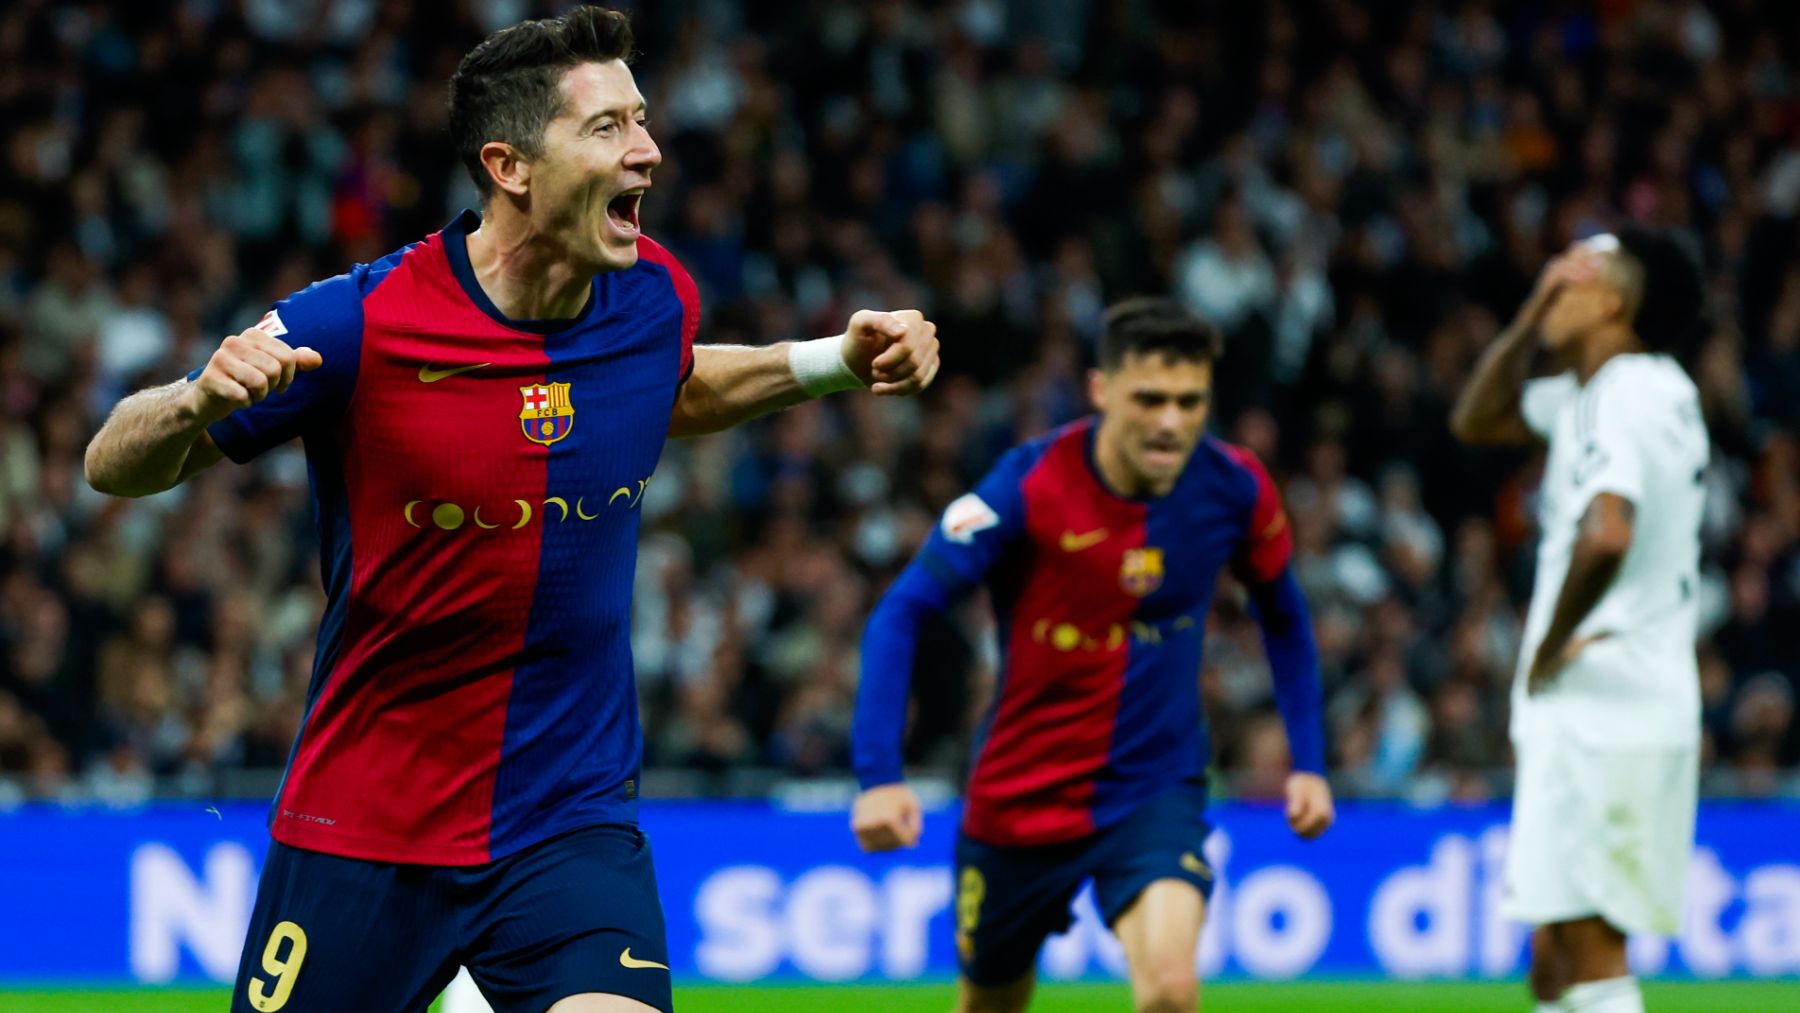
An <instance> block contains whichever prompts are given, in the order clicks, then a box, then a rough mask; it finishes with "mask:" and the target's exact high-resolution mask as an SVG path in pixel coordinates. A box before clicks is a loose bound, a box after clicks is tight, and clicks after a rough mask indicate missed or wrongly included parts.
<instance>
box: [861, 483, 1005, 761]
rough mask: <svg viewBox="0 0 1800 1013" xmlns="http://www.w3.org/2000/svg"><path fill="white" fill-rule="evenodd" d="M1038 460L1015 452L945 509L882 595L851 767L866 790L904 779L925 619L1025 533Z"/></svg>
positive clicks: (865, 655) (866, 645)
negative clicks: (1028, 475)
mask: <svg viewBox="0 0 1800 1013" xmlns="http://www.w3.org/2000/svg"><path fill="white" fill-rule="evenodd" d="M1035 459H1036V458H1035V456H1034V455H1033V454H1032V453H1030V452H1029V451H1028V450H1026V449H1023V448H1021V449H1015V450H1013V451H1011V452H1009V453H1008V454H1007V455H1006V456H1004V457H1002V458H1001V459H1000V462H999V463H998V464H996V465H995V466H994V470H993V471H991V472H989V473H988V476H987V477H986V478H984V479H982V480H981V482H980V483H979V484H977V485H976V487H975V490H974V491H973V492H970V493H967V494H965V495H963V496H960V497H958V498H957V499H956V501H955V502H953V503H951V504H950V505H949V507H947V508H945V510H944V516H943V518H942V519H941V520H940V521H939V522H938V526H937V527H936V528H935V529H933V531H932V533H931V537H930V538H929V539H927V541H926V543H925V547H924V548H923V549H921V550H920V551H919V554H918V556H916V557H915V558H914V559H913V561H912V563H911V564H910V565H908V566H907V568H906V569H905V570H904V571H902V572H901V574H900V576H899V578H898V579H896V580H895V581H894V583H893V585H892V586H890V587H889V588H888V590H887V592H886V593H885V594H883V595H882V596H881V601H879V602H877V603H876V605H875V609H874V611H873V612H871V613H870V614H869V621H868V624H867V625H866V626H865V627H864V628H863V639H862V670H861V677H860V680H859V682H858V685H857V690H856V710H855V715H854V717H853V719H852V725H851V732H850V741H851V763H852V765H853V766H854V767H855V769H856V777H857V780H858V782H860V783H861V785H862V786H863V788H865V789H867V788H873V787H875V786H876V785H881V784H891V783H893V782H895V781H898V780H900V778H901V756H902V745H903V739H904V736H905V731H906V701H907V697H908V693H909V692H910V690H911V685H912V674H913V658H914V656H915V654H916V648H917V645H918V639H919V632H920V630H921V629H922V628H923V625H924V621H925V619H926V617H927V615H928V614H929V613H931V612H935V611H942V610H943V609H945V608H947V607H948V606H949V605H950V604H951V602H953V601H954V600H955V599H956V598H957V597H958V596H960V595H961V594H962V593H963V592H964V591H966V590H968V589H969V587H970V586H972V585H974V584H975V583H976V582H978V581H980V580H981V578H982V577H983V576H984V575H985V574H986V573H987V571H988V569H989V567H991V566H993V565H994V561H995V560H996V559H998V558H999V557H1000V555H1001V553H1003V552H1004V551H1005V550H1006V547H1007V545H1008V543H1009V542H1011V540H1012V539H1014V538H1017V537H1018V536H1019V534H1020V533H1021V532H1022V531H1023V530H1024V528H1025V504H1024V493H1023V492H1022V491H1021V482H1023V480H1024V477H1025V472H1027V471H1029V470H1030V468H1031V464H1032V462H1033V461H1034V460H1035Z"/></svg>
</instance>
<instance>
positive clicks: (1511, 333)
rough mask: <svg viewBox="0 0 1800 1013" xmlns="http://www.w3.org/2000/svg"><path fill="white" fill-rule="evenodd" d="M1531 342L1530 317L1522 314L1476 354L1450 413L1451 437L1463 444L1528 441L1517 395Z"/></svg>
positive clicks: (1533, 344) (1533, 323)
mask: <svg viewBox="0 0 1800 1013" xmlns="http://www.w3.org/2000/svg"><path fill="white" fill-rule="evenodd" d="M1537 344H1538V337H1537V324H1536V316H1535V314H1533V315H1530V316H1526V315H1524V314H1522V315H1521V319H1519V320H1515V321H1513V323H1512V325H1511V326H1510V327H1508V328H1507V329H1506V330H1505V331H1504V332H1502V333H1501V335H1500V337H1499V338H1497V339H1496V340H1495V341H1494V343H1493V344H1492V345H1490V346H1488V348H1487V350H1486V351H1484V352H1483V353H1482V354H1481V358H1480V360H1478V361H1477V362H1476V363H1475V369H1474V371H1473V372H1472V373H1471V374H1470V375H1469V380H1468V382H1467V383H1465V384H1463V389H1462V393H1461V394H1459V395H1458V396H1457V399H1456V406H1455V407H1454V408H1452V409H1451V412H1450V431H1451V432H1453V433H1455V434H1456V438H1457V439H1459V440H1462V441H1463V442H1464V443H1514V442H1520V441H1522V440H1528V439H1530V436H1531V431H1530V429H1528V428H1527V427H1526V425H1525V418H1524V415H1523V414H1522V413H1521V411H1520V399H1521V397H1522V395H1523V393H1524V390H1525V381H1526V380H1527V379H1529V377H1530V373H1531V358H1532V354H1533V352H1535V351H1536V349H1537Z"/></svg>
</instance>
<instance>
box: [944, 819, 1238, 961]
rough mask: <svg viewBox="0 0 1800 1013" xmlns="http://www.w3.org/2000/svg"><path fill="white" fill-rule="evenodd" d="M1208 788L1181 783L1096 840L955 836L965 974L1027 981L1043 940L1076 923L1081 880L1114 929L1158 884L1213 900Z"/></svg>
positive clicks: (959, 939)
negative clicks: (1002, 842)
mask: <svg viewBox="0 0 1800 1013" xmlns="http://www.w3.org/2000/svg"><path fill="white" fill-rule="evenodd" d="M1210 833H1212V826H1211V825H1210V824H1208V823H1207V822H1206V789H1205V788H1204V787H1202V786H1200V785H1193V784H1183V785H1179V786H1177V787H1175V788H1171V789H1169V790H1168V791H1165V792H1163V793H1161V794H1159V795H1156V796H1154V797H1152V798H1150V799H1149V800H1148V801H1146V802H1145V803H1144V804H1143V805H1141V806H1139V807H1138V808H1137V809H1135V810H1133V811H1132V813H1131V815H1129V816H1127V817H1125V818H1124V819H1123V820H1121V821H1119V822H1118V823H1115V824H1114V825H1112V826H1110V827H1107V828H1106V829H1104V830H1101V831H1099V832H1098V833H1094V834H1090V835H1089V836H1087V837H1082V838H1079V839H1077V840H1073V841H1067V842H1064V843H1060V844H1046V845H1038V846H1032V847H1014V848H1002V847H996V846H994V845H991V844H983V843H981V842H980V841H977V840H975V839H974V838H972V837H970V836H968V835H967V834H959V835H957V839H956V952H957V956H958V959H959V960H960V961H961V962H962V972H963V976H964V977H966V978H968V979H969V980H970V981H971V982H974V983H975V984H977V985H980V986H983V987H986V988H994V987H998V986H1000V985H1009V984H1011V983H1013V982H1015V981H1018V980H1019V979H1020V978H1023V977H1024V976H1025V975H1026V974H1027V973H1029V972H1030V971H1031V969H1032V966H1033V965H1034V964H1035V963H1036V962H1037V954H1038V950H1039V948H1041V947H1042V946H1043V945H1044V940H1045V939H1046V938H1048V937H1049V936H1051V935H1054V934H1055V933H1058V932H1061V931H1063V930H1064V929H1067V928H1068V927H1069V925H1070V923H1071V922H1072V921H1073V920H1074V919H1073V915H1072V914H1071V912H1070V909H1069V906H1070V903H1071V902H1072V901H1073V900H1074V899H1075V892H1076V891H1077V890H1078V889H1080V887H1081V883H1082V881H1083V880H1087V879H1091V880H1093V881H1094V900H1095V901H1096V902H1097V903H1098V905H1099V908H1100V915H1101V917H1103V918H1104V919H1106V924H1108V925H1112V924H1113V923H1114V922H1116V921H1118V919H1119V916H1120V915H1122V914H1124V913H1125V910H1126V909H1127V908H1129V907H1130V906H1131V902H1132V901H1134V900H1137V897H1138V894H1140V893H1143V892H1144V888H1145V887H1146V886H1149V885H1150V884H1151V883H1153V882H1155V881H1156V880H1159V879H1179V880H1184V881H1186V882H1189V883H1192V884H1194V886H1195V887H1197V888H1199V890H1200V895H1201V896H1202V897H1207V898H1211V896H1212V888H1213V872H1212V869H1211V867H1209V866H1208V865H1207V864H1206V853H1205V852H1204V851H1203V850H1202V848H1203V847H1204V845H1205V844H1206V836H1207V835H1208V834H1210Z"/></svg>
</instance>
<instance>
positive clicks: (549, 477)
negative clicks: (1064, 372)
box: [87, 7, 937, 1013]
mask: <svg viewBox="0 0 1800 1013" xmlns="http://www.w3.org/2000/svg"><path fill="white" fill-rule="evenodd" d="M631 52H632V35H631V30H630V27H629V24H628V22H627V20H626V18H625V16H624V15H622V14H619V13H616V12H612V11H607V10H603V9H599V8H592V7H588V8H580V9H577V10H575V11H573V12H571V13H570V14H568V15H566V16H564V17H562V18H558V19H555V20H548V21H534V22H527V23H524V24H520V25H516V26H514V27H512V28H509V29H506V30H504V31H501V32H498V33H496V34H495V35H493V36H491V37H490V38H488V39H487V40H486V41H484V42H483V43H481V45H479V46H477V47H476V48H475V49H474V50H473V51H472V52H470V53H469V54H468V55H467V56H466V57H465V58H464V59H463V61H462V64H461V66H460V67H458V68H457V71H456V75H455V77H454V78H452V80H451V82H450V105H451V133H452V140H453V142H454V144H455V145H456V147H457V150H458V152H459V153H460V155H461V157H462V159H463V161H464V162H465V163H466V164H467V167H468V169H469V171H470V173H471V174H472V176H473V177H474V180H475V183H476V185H477V186H478V187H479V189H480V191H481V194H482V198H483V209H482V213H481V214H479V215H477V214H475V213H474V212H464V213H463V214H462V215H461V216H460V217H458V218H457V219H456V220H455V221H454V222H451V223H450V224H449V225H448V226H446V227H445V228H444V229H443V231H441V232H439V233H437V234H435V235H432V236H428V237H427V238H425V239H424V240H423V241H421V242H418V243H415V244H413V245H411V246H408V247H406V248H405V249H402V250H399V251H397V252H395V253H393V254H391V255H389V256H387V257H384V258H383V259H381V260H380V261H378V262H376V263H374V264H372V265H358V266H356V267H354V268H352V269H351V270H350V272H349V273H348V274H344V275H340V276H338V277H336V278H332V279H330V280H327V281H322V282H319V283H318V284H315V285H313V286H311V287H309V288H307V289H305V290H303V291H301V292H298V293H295V294H294V295H293V296H292V297H290V298H288V299H285V300H283V301H281V302H279V303H277V304H276V306H275V308H274V309H273V310H271V311H270V312H269V313H268V315H266V316H265V317H264V318H263V320H262V322H261V323H260V324H258V325H257V326H256V327H252V328H250V329H249V330H246V331H244V332H243V333H241V334H238V335H235V336H233V337H230V338H227V339H225V341H224V343H223V344H221V345H220V347H219V349H218V350H217V351H216V352H215V353H214V354H213V356H212V358H211V360H210V361H209V362H208V363H207V364H206V366H205V367H204V369H202V370H200V371H198V372H197V373H196V374H195V375H194V376H191V377H189V378H188V379H187V380H185V381H182V382H180V383H175V384H171V385H169V386H167V387H162V388H157V389H154V390H148V391H144V392H142V393H139V394H137V395H134V396H132V397H130V398H127V399H126V400H125V401H124V402H122V403H121V404H120V405H119V407H118V409H117V410H116V411H115V412H114V413H113V416H112V418H111V419H110V420H109V421H108V422H107V424H106V426H105V428H104V429H102V430H101V432H100V434H99V435H98V436H97V437H95V439H94V442H93V444H92V445H91V446H90V447H89V449H88V456H87V467H88V477H89V481H90V482H91V483H92V484H93V485H94V487H95V488H97V489H100V490H102V491H105V492H111V493H117V494H120V495H129V496H137V495H144V494H147V493H154V492H157V491H160V490H163V489H167V488H169V487H171V486H173V485H175V484H177V483H179V482H181V481H182V480H184V479H186V478H188V477H189V476H191V475H193V474H194V473H196V472H198V471H200V470H201V469H203V468H206V467H208V466H210V465H212V464H213V463H214V462H216V461H218V460H219V458H220V457H221V456H225V457H230V458H231V459H232V460H234V461H240V462H241V461H247V460H249V459H250V458H252V457H254V456H256V455H257V454H258V453H261V452H262V451H264V450H267V449H269V448H271V447H274V446H276V445H277V444H281V443H284V442H286V441H287V440H289V439H291V438H293V437H295V436H299V437H302V438H303V439H304V441H305V446H306V454H307V459H308V463H309V465H310V468H311V474H312V489H313V495H314V500H315V506H316V513H317V518H318V525H319V534H320V539H321V542H322V544H323V555H324V558H323V569H324V582H325V588H326V593H327V598H328V601H327V605H326V610H325V617H324V621H323V622H322V624H321V626H320V630H319V638H318V649H317V657H316V662H315V665H314V670H313V678H312V684H311V687H310V689H309V690H308V694H307V701H306V717H305V722H304V725H303V727H302V730H301V732H300V735H299V738H298V741H297V742H296V743H295V747H294V752H293V756H292V759H291V760H290V762H289V765H288V770H287V774H286V777H285V779H284V780H283V782H282V785H281V788H280V791H279V794H278V795H277V797H276V800H275V804H274V806H273V809H272V812H271V816H270V832H271V834H272V835H273V836H274V838H275V843H274V844H273V845H272V847H271V849H270V852H269V857H268V862H267V864H266V865H265V866H264V869H263V876H262V883H261V886H260V888H259V890H258V894H257V901H256V907H255V911H254V914H253V916H252V920H251V927H250V933H249V939H248V942H247V944H246V948H245V951H244V957H243V963H242V966H241V969H240V970H239V972H238V980H237V988H236V992H235V995H234V998H233V1005H232V1009H234V1010H240V1011H249V1010H257V1011H263V1013H269V1011H275V1010H295V1011H305V1013H312V1011H337V1013H341V1011H345V1010H422V1009H424V1008H425V1006H426V1004H427V1003H428V1002H429V1001H430V998H431V996H433V995H434V994H436V993H437V992H438V991H439V990H441V989H442V988H443V987H444V984H445V983H446V982H448V981H449V980H450V978H451V975H452V974H453V973H454V972H455V970H456V967H457V965H458V964H465V965H467V966H468V967H469V969H470V971H471V973H472V974H473V976H474V978H475V980H476V982H477V983H478V984H479V985H480V987H481V989H482V991H483V992H484V993H485V994H486V995H487V997H488V999H489V1001H490V1002H492V1003H493V1004H494V1006H495V1007H496V1008H498V1009H500V1010H503V1011H510V1010H518V1011H530V1013H541V1011H543V1010H545V1009H546V1008H554V1009H555V1010H556V1011H557V1013H573V1011H578V1010H579V1011H593V1010H633V1009H637V1010H641V1009H646V1008H652V1007H653V1008H656V1009H661V1010H668V1009H670V1007H671V998H670V987H669V971H668V967H667V964H668V954H667V949H666V941H665V938H664V930H663V918H662V910H661V907H660V906H659V904H658V901H657V896H656V887H655V879H654V873H653V871H652V868H651V860H650V851H649V846H648V844H647V842H646V840H645V837H644V835H643V834H642V833H641V832H640V831H639V829H638V827H637V822H636V804H637V803H636V797H637V791H636V779H637V776H638V764H639V758H640V753H641V732H640V729H639V726H638V720H637V697H636V691H635V689H634V686H633V677H632V668H631V654H630V644H629V642H628V635H627V634H628V630H629V626H630V623H629V618H630V590H631V579H632V571H633V566H634V562H635V558H636V551H637V549H636V544H637V531H638V517H639V510H638V507H639V504H640V503H641V502H642V500H643V496H644V489H645V487H646V485H647V484H648V483H649V482H650V476H651V472H652V470H654V468H655V467H656V462H657V458H658V455H659V454H660V453H661V451H662V447H663V443H664V440H665V437H667V436H669V435H675V436H687V435H692V434H697V433H705V432H711V431H714V430H718V429H723V428H726V427H728V426H731V425H733V424H735V423H738V422H741V421H744V420H745V419H748V418H751V417H753V416H756V415H759V414H762V413H764V412H768V411H771V410H774V409H777V408H781V407H783V406H786V405H792V404H795V403H797V402H799V401H801V400H803V399H805V398H806V397H808V396H811V395H815V394H819V393H823V392H827V391H831V390H837V389H849V388H852V387H856V388H860V387H863V386H867V385H872V388H873V390H874V391H875V392H876V393H878V394H910V393H913V392H915V391H917V390H919V389H921V388H922V387H924V386H925V385H926V384H928V383H929V382H930V381H931V379H932V376H933V374H934V373H935V371H936V369H937V341H936V338H935V337H934V330H935V329H934V328H933V327H932V325H931V324H929V323H927V322H926V321H924V320H923V318H922V317H921V316H920V315H919V314H918V313H916V312H912V311H903V312H898V313H879V312H869V311H864V312H860V313H857V314H856V315H855V316H853V317H851V319H850V323H849V327H848V329H847V331H846V333H845V334H843V335H839V336H837V337H834V338H823V339H819V340H817V341H812V342H804V343H799V344H794V345H779V346H774V347H770V348H728V347H717V346H714V347H694V345H693V338H694V333H695V329H696V327H697V324H698V313H699V309H698V305H697V301H696V297H695V290H694V284H693V282H692V281H691V280H689V278H688V276H687V274H686V273H685V272H684V271H683V270H682V269H681V267H680V265H678V264H677V263H676V262H675V260H674V258H672V257H671V256H670V255H669V254H668V252H667V251H665V250H664V249H663V248H662V247H660V246H658V245H657V244H656V243H654V242H652V241H651V240H650V239H648V238H647V237H645V236H643V235H642V234H640V232H639V230H638V202H639V200H640V198H641V197H642V195H643V194H644V192H645V191H646V190H647V189H649V187H650V185H651V175H652V171H653V170H654V169H655V168H656V167H657V165H658V163H659V162H660V161H661V158H662V156H661V154H660V153H659V152H658V151H657V147H656V144H655V142H654V141H652V140H651V138H650V134H649V132H648V131H647V129H646V121H645V112H644V101H643V97H642V96H641V95H640V94H639V93H638V89H637V86H636V84H635V82H634V81H633V78H632V73H631V71H630V69H629V68H628V67H627V66H626V63H625V60H626V58H627V57H628V56H629V55H630V54H631Z"/></svg>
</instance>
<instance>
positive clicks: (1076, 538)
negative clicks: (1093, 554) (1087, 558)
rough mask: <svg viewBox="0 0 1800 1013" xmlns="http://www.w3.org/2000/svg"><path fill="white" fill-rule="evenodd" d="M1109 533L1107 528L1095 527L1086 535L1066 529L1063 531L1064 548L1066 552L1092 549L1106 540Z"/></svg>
mask: <svg viewBox="0 0 1800 1013" xmlns="http://www.w3.org/2000/svg"><path fill="white" fill-rule="evenodd" d="M1107 534H1108V532H1107V530H1106V529H1105V528H1095V529H1094V530H1093V531H1089V532H1088V533H1087V534H1085V535H1078V534H1076V533H1075V532H1073V531H1066V530H1065V531H1064V532H1063V533H1062V550H1063V551H1064V552H1080V551H1082V550H1083V549H1091V548H1093V547H1094V546H1096V545H1099V544H1100V543H1101V542H1104V541H1106V538H1107Z"/></svg>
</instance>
